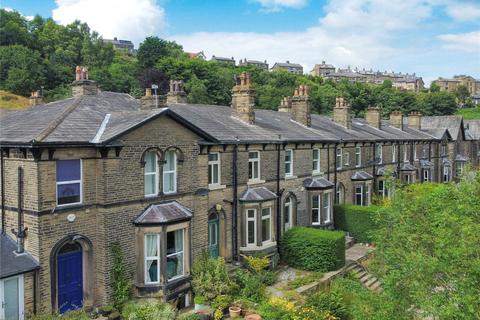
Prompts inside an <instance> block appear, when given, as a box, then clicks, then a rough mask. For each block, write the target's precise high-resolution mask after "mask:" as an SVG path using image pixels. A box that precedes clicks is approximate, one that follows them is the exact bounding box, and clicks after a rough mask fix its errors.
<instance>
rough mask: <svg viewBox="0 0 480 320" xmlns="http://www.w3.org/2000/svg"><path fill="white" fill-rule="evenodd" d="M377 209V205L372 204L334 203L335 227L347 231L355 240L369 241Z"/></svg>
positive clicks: (374, 227)
mask: <svg viewBox="0 0 480 320" xmlns="http://www.w3.org/2000/svg"><path fill="white" fill-rule="evenodd" d="M378 210H379V207H377V206H374V205H371V206H357V205H349V204H344V205H336V206H334V207H333V212H334V215H335V219H334V221H335V229H338V230H343V231H347V232H349V233H350V235H351V236H352V237H354V238H355V241H356V242H362V243H371V242H372V236H371V232H372V231H373V230H375V229H376V227H377V226H376V216H377V213H378Z"/></svg>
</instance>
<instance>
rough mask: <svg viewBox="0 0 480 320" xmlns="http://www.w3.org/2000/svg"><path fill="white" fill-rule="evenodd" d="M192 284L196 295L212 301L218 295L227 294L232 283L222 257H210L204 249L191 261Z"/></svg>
mask: <svg viewBox="0 0 480 320" xmlns="http://www.w3.org/2000/svg"><path fill="white" fill-rule="evenodd" d="M192 286H193V291H194V292H195V294H197V295H201V296H204V297H205V299H206V300H207V301H212V300H213V299H215V297H217V296H219V295H224V294H229V293H230V291H231V289H232V286H233V283H232V281H231V280H230V277H229V275H228V271H227V267H226V265H225V260H223V258H222V257H219V258H217V259H213V258H210V256H209V255H208V253H207V252H206V251H204V252H203V253H202V254H201V255H200V257H198V258H197V259H196V260H195V262H194V263H193V268H192Z"/></svg>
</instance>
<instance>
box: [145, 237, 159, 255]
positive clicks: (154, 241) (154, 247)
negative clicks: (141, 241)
mask: <svg viewBox="0 0 480 320" xmlns="http://www.w3.org/2000/svg"><path fill="white" fill-rule="evenodd" d="M145 250H146V252H145V256H146V257H158V235H156V234H146V235H145Z"/></svg>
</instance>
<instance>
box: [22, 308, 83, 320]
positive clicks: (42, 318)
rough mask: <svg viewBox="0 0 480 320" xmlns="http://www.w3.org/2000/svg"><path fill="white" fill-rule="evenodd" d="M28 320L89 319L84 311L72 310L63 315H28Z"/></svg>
mask: <svg viewBox="0 0 480 320" xmlns="http://www.w3.org/2000/svg"><path fill="white" fill-rule="evenodd" d="M26 318H27V319H28V320H89V319H90V317H89V316H88V314H87V313H86V312H85V310H82V309H80V310H74V311H69V312H67V313H64V314H57V313H55V314H51V313H39V314H36V315H28V316H27V317H26Z"/></svg>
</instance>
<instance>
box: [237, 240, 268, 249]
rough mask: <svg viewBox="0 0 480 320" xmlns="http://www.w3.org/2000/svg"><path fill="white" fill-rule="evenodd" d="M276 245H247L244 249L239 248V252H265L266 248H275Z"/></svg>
mask: <svg viewBox="0 0 480 320" xmlns="http://www.w3.org/2000/svg"><path fill="white" fill-rule="evenodd" d="M276 245H277V242H276V241H271V242H268V243H265V244H264V245H262V246H252V245H249V246H246V247H240V251H261V250H265V249H268V248H272V247H275V246H276Z"/></svg>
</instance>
